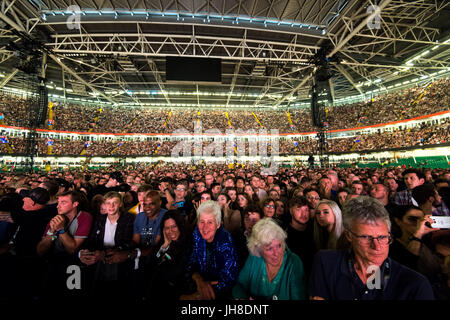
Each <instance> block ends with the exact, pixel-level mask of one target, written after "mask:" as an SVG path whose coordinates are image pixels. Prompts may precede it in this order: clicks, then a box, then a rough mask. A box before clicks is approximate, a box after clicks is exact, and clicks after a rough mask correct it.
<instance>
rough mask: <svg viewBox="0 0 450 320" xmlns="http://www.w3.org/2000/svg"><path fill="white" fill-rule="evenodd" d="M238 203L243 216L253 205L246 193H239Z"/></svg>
mask: <svg viewBox="0 0 450 320" xmlns="http://www.w3.org/2000/svg"><path fill="white" fill-rule="evenodd" d="M236 202H237V205H238V209H239V211H240V212H241V214H242V212H243V211H244V209H245V208H246V207H247V206H248V205H249V204H251V203H253V201H252V199H251V198H250V196H249V195H248V194H247V193H245V192H239V193H238V195H237V200H236Z"/></svg>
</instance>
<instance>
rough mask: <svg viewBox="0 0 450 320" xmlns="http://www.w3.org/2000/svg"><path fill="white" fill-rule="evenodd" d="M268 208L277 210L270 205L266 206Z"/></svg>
mask: <svg viewBox="0 0 450 320" xmlns="http://www.w3.org/2000/svg"><path fill="white" fill-rule="evenodd" d="M265 207H266V208H269V209H275V206H271V205H270V204H267V205H265Z"/></svg>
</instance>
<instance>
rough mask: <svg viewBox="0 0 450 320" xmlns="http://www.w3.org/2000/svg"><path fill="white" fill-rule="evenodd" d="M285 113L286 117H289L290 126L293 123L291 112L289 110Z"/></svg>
mask: <svg viewBox="0 0 450 320" xmlns="http://www.w3.org/2000/svg"><path fill="white" fill-rule="evenodd" d="M286 115H287V117H288V119H289V124H290V125H291V126H293V125H294V123H293V122H292V118H291V114H290V113H289V111H288V112H286Z"/></svg>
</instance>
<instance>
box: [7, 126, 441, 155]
mask: <svg viewBox="0 0 450 320" xmlns="http://www.w3.org/2000/svg"><path fill="white" fill-rule="evenodd" d="M449 136H450V132H449V119H447V120H446V121H444V122H442V123H440V124H439V125H429V124H425V123H424V124H422V125H421V126H419V127H415V128H408V129H403V130H396V131H393V132H390V131H385V132H382V133H373V134H364V135H360V136H357V137H349V138H333V139H328V152H332V153H333V152H335V153H339V152H349V151H367V150H382V149H393V148H404V147H414V146H425V145H436V144H444V143H448V141H449ZM183 141H184V140H175V141H163V140H159V141H158V140H150V141H112V140H105V141H89V142H88V146H87V145H86V143H87V142H86V141H84V140H64V139H54V140H53V143H52V150H51V154H54V155H80V154H81V153H82V152H83V151H85V152H83V154H86V155H87V156H106V155H107V156H109V155H116V156H149V155H160V156H170V155H172V152H174V150H175V147H176V146H177V148H178V150H179V152H178V154H180V155H183V153H181V150H183V149H184V148H183V143H184V142H183ZM8 142H9V145H10V147H11V148H12V150H13V151H14V153H17V154H24V153H26V143H27V142H26V140H24V139H23V138H18V137H13V138H9V139H8ZM227 143H231V145H232V146H237V147H238V146H239V144H240V143H241V144H243V145H244V146H245V154H246V155H249V154H250V148H251V142H249V141H242V142H239V141H234V142H216V141H214V140H213V139H209V140H208V139H205V140H204V141H202V147H201V148H199V147H198V146H197V145H195V143H194V142H188V145H189V147H187V149H184V150H185V151H186V150H190V152H191V155H195V154H199V153H198V150H201V152H200V154H211V155H216V154H215V151H214V149H215V147H216V144H217V146H219V148H222V150H223V151H222V154H224V155H226V153H227ZM263 144H264V143H263ZM271 147H272V145H271V143H270V141H269V142H268V143H267V153H268V154H269V155H270V154H272V149H271ZM317 147H318V142H317V139H315V138H310V139H306V140H296V139H290V138H285V137H281V138H280V139H279V140H278V153H279V154H280V155H296V154H298V155H305V154H314V153H316V151H317ZM257 148H261V146H257ZM233 149H234V147H233ZM208 150H211V151H210V152H208ZM8 152H9V151H8V148H7V146H6V144H4V143H3V144H0V154H7V153H8ZM236 152H238V150H237V149H236ZM273 152H275V150H274V151H273ZM232 153H233V154H234V152H233V151H232ZM38 154H39V155H46V154H48V144H47V140H46V139H44V138H39V139H38ZM254 154H260V153H258V152H255V153H254ZM184 155H186V153H184Z"/></svg>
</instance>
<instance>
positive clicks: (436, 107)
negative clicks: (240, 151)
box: [0, 79, 450, 133]
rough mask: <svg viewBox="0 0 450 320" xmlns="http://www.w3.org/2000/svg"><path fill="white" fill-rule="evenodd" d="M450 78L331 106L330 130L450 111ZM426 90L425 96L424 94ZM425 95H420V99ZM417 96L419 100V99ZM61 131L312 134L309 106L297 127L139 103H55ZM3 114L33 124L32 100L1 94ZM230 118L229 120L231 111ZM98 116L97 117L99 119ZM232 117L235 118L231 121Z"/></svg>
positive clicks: (263, 116)
mask: <svg viewBox="0 0 450 320" xmlns="http://www.w3.org/2000/svg"><path fill="white" fill-rule="evenodd" d="M449 92H450V81H449V80H448V79H441V80H437V81H435V82H433V83H432V84H431V85H430V86H429V87H428V88H427V89H424V88H422V87H414V88H411V89H405V90H403V91H400V92H395V93H391V94H387V95H380V96H377V97H375V98H374V99H373V101H365V102H359V103H354V104H350V105H345V106H336V107H329V108H328V109H327V126H328V129H330V130H334V129H345V128H354V127H358V126H361V125H373V124H379V123H387V122H391V121H396V120H404V119H409V118H414V117H418V116H422V115H426V114H432V113H436V112H439V111H444V110H448V105H449V104H450V96H449ZM422 94H423V95H422ZM418 97H420V99H417V98H418ZM416 100H417V101H416ZM54 105H55V107H54V115H55V116H54V126H53V129H55V130H65V131H84V132H85V131H89V130H92V131H93V132H102V133H121V132H127V133H171V132H174V131H175V130H178V129H186V130H188V131H189V132H192V131H193V130H194V126H195V125H197V123H198V121H201V124H202V129H203V131H204V130H208V129H219V130H220V131H221V132H222V133H224V132H225V130H226V129H228V128H230V125H231V127H232V128H234V129H242V130H249V129H255V130H258V129H261V128H263V127H264V128H266V129H278V130H279V132H280V133H294V132H312V131H315V130H316V128H315V127H313V126H312V123H311V115H310V110H309V109H293V110H291V111H290V117H291V119H292V126H291V123H290V121H289V118H288V116H287V113H286V112H285V111H276V110H264V111H262V110H261V109H256V110H252V111H248V110H242V111H241V110H221V111H220V110H201V111H200V112H199V111H198V110H193V109H182V108H179V109H174V110H172V112H171V113H170V114H169V112H170V111H169V110H168V109H167V108H165V109H162V108H161V109H143V108H137V107H134V108H132V107H103V108H102V109H101V112H100V111H99V109H100V107H99V106H95V107H94V106H81V105H71V104H63V103H55V104H54ZM0 112H1V113H3V115H4V124H6V125H11V126H21V127H24V126H27V125H28V122H29V119H28V117H29V115H28V113H27V107H26V100H24V99H21V98H18V97H14V96H9V95H0ZM226 112H227V114H228V118H227V114H226ZM97 116H98V119H97V121H95V118H96V117H97ZM228 120H229V121H228Z"/></svg>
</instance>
